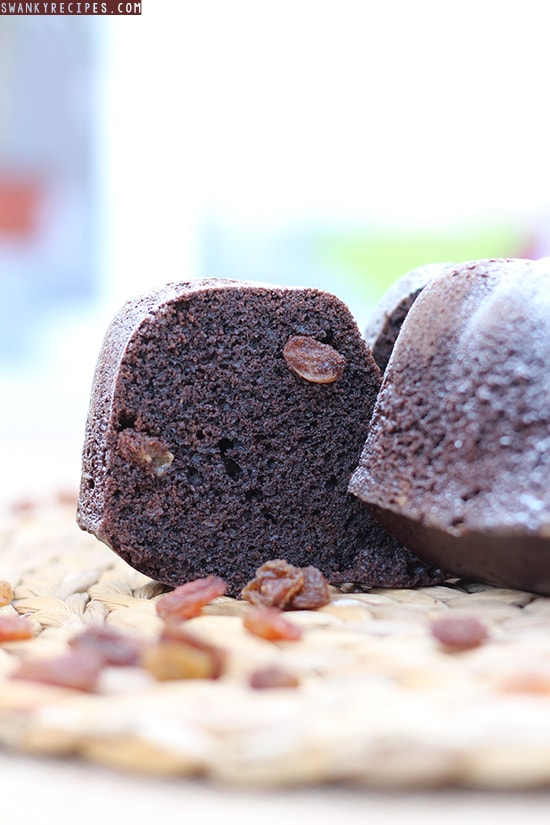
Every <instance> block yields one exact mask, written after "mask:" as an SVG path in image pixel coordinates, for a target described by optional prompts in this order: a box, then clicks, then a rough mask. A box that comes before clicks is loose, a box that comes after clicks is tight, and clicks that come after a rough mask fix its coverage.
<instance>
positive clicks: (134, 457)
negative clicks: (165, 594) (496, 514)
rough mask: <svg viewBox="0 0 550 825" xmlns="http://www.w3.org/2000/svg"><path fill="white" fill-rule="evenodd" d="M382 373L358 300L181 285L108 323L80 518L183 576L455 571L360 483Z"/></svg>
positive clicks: (361, 576)
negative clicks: (381, 518) (383, 512)
mask: <svg viewBox="0 0 550 825" xmlns="http://www.w3.org/2000/svg"><path fill="white" fill-rule="evenodd" d="M379 386H380V373H379V370H378V368H377V367H376V365H375V363H374V361H373V359H372V357H371V355H370V353H369V352H368V350H367V348H366V346H365V344H364V342H363V341H362V339H361V336H360V333H359V330H358V329H357V326H356V324H355V322H354V320H353V318H352V317H351V315H350V313H349V311H348V309H347V308H346V307H345V305H344V304H343V303H342V302H340V301H339V300H338V299H337V298H335V297H334V296H332V295H329V294H327V293H324V292H321V291H318V290H315V289H300V288H283V287H267V286H265V285H260V284H252V283H244V282H238V281H229V280H205V281H191V282H189V283H184V284H176V285H169V286H167V287H165V288H163V289H161V290H159V291H157V292H154V293H153V294H151V295H148V296H145V297H142V298H140V299H137V300H136V301H133V302H131V303H129V304H128V305H127V306H125V307H124V308H123V310H122V311H121V312H120V314H119V315H118V316H117V317H116V318H115V320H114V322H113V324H112V325H111V328H110V330H109V331H108V333H107V336H106V339H105V342H104V346H103V350H102V352H101V354H100V357H99V362H98V366H97V370H96V375H95V380H94V387H93V391H92V400H91V406H90V411H89V417H88V423H87V431H86V440H85V446H84V454H83V470H82V483H81V491H80V501H79V509H78V523H79V524H80V526H81V527H82V528H83V529H84V530H88V531H89V532H91V533H94V534H95V535H96V536H97V537H98V538H99V539H101V540H102V541H104V542H105V543H106V544H108V545H109V546H110V547H112V548H113V550H115V551H116V552H117V553H119V554H120V555H121V556H122V557H123V558H124V559H125V560H126V561H128V562H129V563H130V564H131V565H132V566H134V567H135V568H137V569H138V570H140V571H142V572H144V573H146V574H148V575H149V576H151V577H153V578H155V579H157V580H160V581H161V582H164V583H166V584H169V585H177V584H180V583H182V582H185V581H188V580H191V579H195V578H199V577H203V576H206V575H209V574H216V575H219V576H222V577H223V578H224V579H225V580H226V581H227V584H228V587H229V592H230V593H232V594H238V593H239V591H240V589H241V588H242V587H243V586H244V585H245V584H246V583H247V582H248V581H249V580H250V579H252V578H253V577H254V573H255V571H256V569H257V568H258V567H260V565H261V564H262V563H264V562H266V561H268V560H270V559H274V558H284V559H286V560H287V561H288V562H290V563H291V564H293V565H296V566H307V565H315V566H317V567H318V568H320V569H321V570H322V571H323V573H324V574H325V575H326V576H327V577H328V578H329V579H330V580H331V581H332V582H342V581H356V580H357V581H363V582H366V583H370V584H379V585H391V586H412V585H415V584H420V583H424V584H425V583H429V582H432V581H439V580H441V579H442V577H443V574H442V573H441V571H439V570H437V569H434V568H433V566H432V565H429V564H426V563H424V562H420V561H419V560H418V559H417V558H416V557H414V556H413V555H412V554H410V553H409V552H408V551H406V550H405V549H404V548H403V547H402V546H401V545H400V544H399V543H398V542H397V541H396V540H395V539H393V538H391V537H390V536H388V535H387V534H386V533H385V531H384V530H383V529H382V528H381V527H380V526H379V525H378V524H377V522H376V521H375V520H374V519H373V517H372V516H371V514H370V512H369V511H368V509H367V508H366V507H364V505H363V504H362V503H361V502H360V501H358V500H357V499H356V498H354V497H353V496H350V495H349V494H348V493H347V485H348V482H349V478H350V475H351V472H352V470H353V469H354V467H355V466H356V464H357V461H358V460H359V456H360V453H361V447H362V445H363V443H364V440H365V438H366V434H367V429H368V425H369V421H370V416H371V412H372V408H373V405H374V400H375V398H376V394H377V392H378V389H379Z"/></svg>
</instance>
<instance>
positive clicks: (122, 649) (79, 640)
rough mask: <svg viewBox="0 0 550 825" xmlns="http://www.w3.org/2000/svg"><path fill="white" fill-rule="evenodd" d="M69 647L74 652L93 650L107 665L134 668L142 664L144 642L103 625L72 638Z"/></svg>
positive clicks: (88, 629) (90, 628)
mask: <svg viewBox="0 0 550 825" xmlns="http://www.w3.org/2000/svg"><path fill="white" fill-rule="evenodd" d="M69 646H70V647H71V649H72V650H79V651H80V650H81V651H87V650H91V651H92V652H93V653H96V654H97V655H98V656H101V658H102V659H103V661H104V663H105V664H107V665H114V666H118V667H133V666H137V665H139V663H140V660H141V653H142V651H143V648H144V642H143V640H142V639H139V638H138V637H137V636H130V635H129V634H128V633H121V631H120V630H114V629H113V628H111V627H108V626H107V625H101V626H93V627H88V628H87V629H86V630H85V631H84V632H83V633H80V634H79V635H78V636H75V637H74V638H72V639H71V640H70V642H69Z"/></svg>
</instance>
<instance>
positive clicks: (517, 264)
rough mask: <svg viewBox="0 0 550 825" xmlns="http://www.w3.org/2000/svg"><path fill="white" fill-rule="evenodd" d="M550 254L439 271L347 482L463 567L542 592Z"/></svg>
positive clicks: (547, 563)
mask: <svg viewBox="0 0 550 825" xmlns="http://www.w3.org/2000/svg"><path fill="white" fill-rule="evenodd" d="M549 364H550V259H545V260H542V261H538V262H534V261H528V260H519V259H518V260H484V261H478V262H473V263H467V264H463V265H460V266H456V267H450V268H448V269H446V270H444V271H443V272H442V273H441V275H440V276H439V277H437V278H435V279H433V280H432V281H431V282H430V284H429V285H428V286H426V287H425V289H424V290H423V291H422V293H421V294H420V296H419V297H418V298H417V300H416V301H415V303H414V305H413V306H412V308H411V310H410V311H409V313H408V315H407V317H406V319H405V321H404V323H403V326H402V329H401V332H400V334H399V338H398V339H397V342H396V344H395V347H394V350H393V353H392V355H391V358H390V361H389V363H388V367H387V369H386V372H385V375H384V380H383V384H382V388H381V391H380V393H379V396H378V400H377V402H376V406H375V411H374V414H373V419H372V424H371V427H370V431H369V435H368V438H367V441H366V444H365V447H364V450H363V453H362V457H361V461H360V465H359V467H358V468H357V470H356V471H355V473H354V474H353V477H352V480H351V483H350V490H351V492H353V493H355V495H357V496H359V497H360V498H361V499H362V500H363V501H365V502H367V504H368V505H369V506H371V507H372V508H374V512H375V513H376V515H377V517H378V519H379V520H380V522H381V523H382V524H383V525H384V526H385V527H386V528H387V530H388V531H389V532H391V533H392V534H393V535H395V536H396V537H397V538H399V539H400V541H402V542H404V543H405V544H406V545H407V547H409V548H411V549H412V550H414V551H415V552H416V553H418V554H419V555H421V556H422V557H423V558H426V559H427V560H428V561H431V562H432V563H434V564H441V565H444V566H445V568H446V569H448V570H450V571H451V572H452V573H454V574H455V575H458V576H465V577H473V578H476V579H479V580H482V581H485V582H489V583H492V584H501V585H505V586H511V587H519V588H524V589H526V590H531V591H534V592H539V593H543V594H550V370H549V368H548V365H549Z"/></svg>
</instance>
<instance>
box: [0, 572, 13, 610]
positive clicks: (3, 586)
mask: <svg viewBox="0 0 550 825" xmlns="http://www.w3.org/2000/svg"><path fill="white" fill-rule="evenodd" d="M12 599H13V588H12V586H11V584H10V583H9V582H7V581H4V580H3V579H0V607H4V606H5V605H7V604H9V603H10V602H11V600H12Z"/></svg>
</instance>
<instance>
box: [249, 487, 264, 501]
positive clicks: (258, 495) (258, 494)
mask: <svg viewBox="0 0 550 825" xmlns="http://www.w3.org/2000/svg"><path fill="white" fill-rule="evenodd" d="M244 497H245V499H246V501H263V500H264V494H263V492H262V491H261V490H260V489H259V488H258V487H254V488H253V489H252V490H247V491H246V492H245V494H244Z"/></svg>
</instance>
